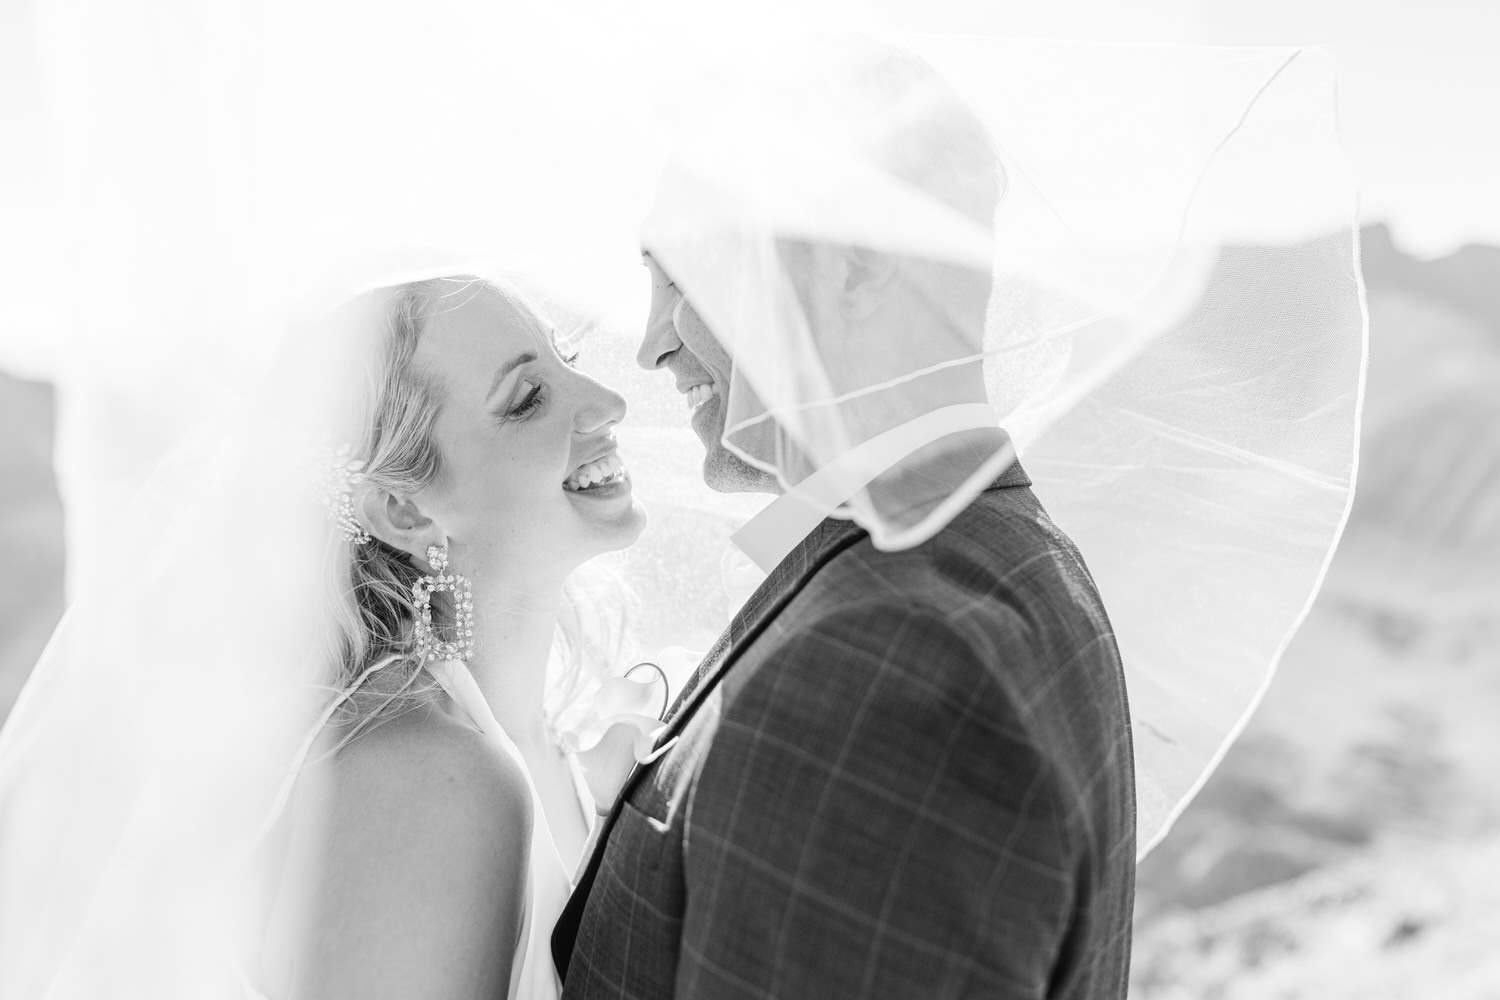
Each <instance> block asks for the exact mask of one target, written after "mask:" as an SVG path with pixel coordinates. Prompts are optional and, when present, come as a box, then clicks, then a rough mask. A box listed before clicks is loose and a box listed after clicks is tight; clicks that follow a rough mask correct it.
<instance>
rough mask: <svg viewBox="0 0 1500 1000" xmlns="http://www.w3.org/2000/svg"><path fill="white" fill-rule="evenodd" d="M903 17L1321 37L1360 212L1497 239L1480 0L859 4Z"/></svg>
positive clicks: (1097, 35)
mask: <svg viewBox="0 0 1500 1000" xmlns="http://www.w3.org/2000/svg"><path fill="white" fill-rule="evenodd" d="M873 2H874V5H875V6H876V7H878V8H880V9H882V10H885V11H886V12H887V13H889V14H890V15H891V16H892V18H893V19H894V20H895V21H897V22H898V24H900V25H901V26H903V27H906V28H908V29H910V30H918V31H930V32H983V33H1004V34H1014V35H1032V36H1038V37H1058V38H1077V39H1088V40H1094V41H1154V42H1198V43H1209V44H1216V45H1326V46H1328V47H1329V48H1331V49H1332V50H1333V51H1334V53H1335V54H1336V56H1337V57H1338V60H1339V64H1340V70H1341V72H1340V77H1341V84H1340V97H1341V100H1340V107H1341V113H1342V119H1343V137H1344V144H1345V146H1346V148H1347V149H1348V150H1349V153H1350V156H1351V158H1352V160H1353V164H1354V169H1355V171H1356V173H1357V174H1358V176H1359V179H1360V184H1361V190H1362V195H1363V202H1364V218H1365V220H1366V221H1368V222H1382V221H1383V222H1388V223H1389V224H1390V225H1391V227H1392V229H1393V230H1394V232H1395V236H1396V239H1397V242H1398V243H1399V245H1401V246H1402V248H1403V249H1405V250H1407V251H1408V252H1409V253H1414V254H1417V255H1418V256H1428V257H1432V256H1442V255H1445V254H1448V253H1451V252H1452V251H1453V250H1455V249H1457V248H1458V247H1460V246H1462V245H1463V244H1465V243H1470V242H1484V243H1491V244H1495V245H1500V193H1497V191H1496V185H1497V182H1500V59H1497V58H1496V46H1497V44H1500V3H1494V2H1493V0H1422V2H1418V0H1199V2H1191V0H1027V2H1025V3H1020V2H1016V0H922V2H921V3H920V4H914V3H912V0H873Z"/></svg>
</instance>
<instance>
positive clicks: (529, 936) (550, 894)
mask: <svg viewBox="0 0 1500 1000" xmlns="http://www.w3.org/2000/svg"><path fill="white" fill-rule="evenodd" d="M428 670H429V671H430V672H431V673H432V676H433V677H434V678H436V679H437V682H438V683H439V684H441V685H442V687H443V690H444V691H446V692H447V693H448V697H450V698H452V699H453V702H454V704H456V705H457V706H458V707H459V708H461V709H463V711H464V712H465V713H466V714H467V715H468V716H469V719H470V720H471V721H472V722H473V723H474V726H475V727H476V728H477V729H479V731H480V732H482V733H484V735H485V736H486V737H488V738H489V739H491V740H493V741H494V742H495V744H496V745H497V746H499V747H500V748H501V749H502V750H504V751H505V752H506V753H507V754H509V755H510V757H511V759H512V760H514V761H515V762H516V764H517V765H518V766H519V767H520V768H521V771H522V772H523V773H524V774H525V775H526V786H527V787H528V788H529V789H531V810H532V815H533V820H532V825H531V871H530V873H529V878H528V879H527V887H526V906H525V910H524V915H523V916H522V919H521V937H520V943H519V944H518V945H517V947H516V957H515V961H514V963H513V964H512V965H511V972H510V992H509V993H508V994H507V997H508V1000H555V998H556V997H557V996H558V995H559V994H560V993H561V992H562V985H561V983H559V982H558V978H557V970H556V968H555V967H554V966H553V964H552V947H551V937H552V925H553V924H555V923H556V922H557V918H558V915H559V914H561V913H562V909H563V905H564V904H565V903H567V901H568V894H569V893H570V892H571V891H572V888H573V883H572V876H571V869H570V867H569V866H568V865H567V863H566V862H564V860H563V856H562V853H561V852H560V851H559V850H558V848H557V842H556V841H555V840H553V838H552V828H551V826H550V825H549V824H548V822H547V813H546V811H545V810H544V809H543V808H542V800H541V796H540V795H539V794H538V793H537V789H536V782H535V781H533V780H532V779H531V771H530V770H529V769H528V768H527V767H526V761H525V760H524V759H523V758H522V756H521V751H520V749H519V748H518V747H517V746H516V745H515V743H513V742H512V741H511V739H510V737H509V736H507V735H506V734H505V730H504V729H502V728H501V727H500V723H499V722H497V721H495V713H494V712H492V711H490V706H489V703H488V702H486V701H485V700H484V695H483V693H481V692H480V690H479V685H478V684H476V683H475V682H474V675H473V674H471V673H469V669H468V667H466V666H464V665H463V663H461V662H459V661H458V660H447V661H444V662H442V663H438V664H429V665H428ZM570 764H571V761H570ZM572 770H573V774H574V784H575V788H576V789H577V790H578V792H579V796H580V800H581V801H582V802H584V803H587V802H588V801H591V800H589V799H585V798H583V796H584V795H585V794H586V792H585V790H584V789H583V788H582V787H581V783H580V780H579V778H578V771H577V768H576V767H575V768H573V769H572ZM585 815H587V813H585ZM497 944H498V942H497Z"/></svg>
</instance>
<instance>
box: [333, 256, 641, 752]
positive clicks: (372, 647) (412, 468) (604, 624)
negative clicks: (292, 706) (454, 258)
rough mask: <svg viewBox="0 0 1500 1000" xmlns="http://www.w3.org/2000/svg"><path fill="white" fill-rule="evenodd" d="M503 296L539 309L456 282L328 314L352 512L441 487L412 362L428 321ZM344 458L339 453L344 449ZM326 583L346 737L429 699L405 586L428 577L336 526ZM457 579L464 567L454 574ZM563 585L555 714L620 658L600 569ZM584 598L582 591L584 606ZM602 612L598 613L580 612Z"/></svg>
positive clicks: (433, 388)
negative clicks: (601, 592) (370, 497)
mask: <svg viewBox="0 0 1500 1000" xmlns="http://www.w3.org/2000/svg"><path fill="white" fill-rule="evenodd" d="M480 294H495V295H499V296H502V297H503V298H505V299H506V301H507V302H509V303H510V304H511V305H513V306H514V307H515V308H516V310H517V311H528V312H536V311H537V310H536V309H535V307H534V306H533V305H532V304H531V303H530V302H529V301H528V300H527V299H526V298H525V297H524V296H523V295H522V294H521V293H520V292H519V291H518V290H517V289H515V288H513V287H510V286H508V285H505V284H501V283H497V282H493V281H488V280H485V279H481V278H477V277H473V276H469V275H461V276H454V277H442V278H431V279H427V280H422V281H413V282H409V283H407V284H403V285H397V286H394V287H390V288H384V289H379V290H376V291H374V292H370V293H367V294H366V295H364V296H361V297H360V298H359V299H357V300H356V301H355V302H353V303H350V304H349V305H347V306H346V307H345V308H343V309H341V310H340V311H339V312H338V313H336V314H335V320H334V322H333V323H332V324H330V327H331V328H330V330H329V331H328V333H329V334H330V335H331V336H332V337H333V338H334V340H335V341H337V342H338V347H337V349H336V351H335V352H334V353H335V355H337V356H339V357H340V358H341V359H342V361H341V362H340V363H339V364H338V365H337V367H339V368H341V369H342V376H343V377H342V378H341V379H340V381H343V382H345V383H346V388H347V389H348V390H349V394H348V395H347V396H345V397H344V398H342V399H339V400H338V401H337V402H336V403H335V407H336V409H337V410H341V411H343V412H342V414H338V417H341V418H342V419H337V420H336V424H337V425H341V426H343V427H346V428H347V429H348V431H349V433H348V434H347V435H346V436H345V437H343V438H341V439H339V440H337V441H335V442H333V451H334V455H332V456H325V457H324V458H323V459H322V460H324V461H331V462H333V463H339V462H345V461H347V462H349V463H362V466H361V467H359V468H358V469H357V470H356V472H355V474H356V475H359V476H362V477H363V478H362V480H361V481H360V482H359V483H358V484H357V485H355V486H354V487H353V490H354V506H355V508H356V509H357V508H358V497H359V496H360V494H361V493H363V492H365V491H368V490H372V489H373V490H388V491H390V492H393V493H398V494H406V495H411V494H415V493H418V492H420V491H422V490H423V489H425V488H427V487H429V486H430V485H432V484H433V483H435V482H438V481H440V480H441V478H442V476H443V474H444V466H443V455H442V451H441V448H440V447H439V445H438V442H437V441H436V439H435V438H434V436H433V427H434V424H435V423H436V420H437V416H438V411H439V409H440V408H441V406H442V402H443V393H444V387H443V385H442V384H441V380H440V379H439V378H437V377H436V376H435V375H434V374H433V373H432V372H430V371H427V370H426V369H424V367H423V366H422V364H421V363H420V362H419V361H418V360H417V358H416V354H417V347H418V344H419V343H420V341H421V338H422V334H423V330H424V328H425V327H426V325H427V322H428V321H429V320H430V319H431V318H432V317H434V316H436V315H438V314H440V313H442V312H444V311H447V310H449V309H456V308H458V307H460V306H462V305H463V304H464V303H465V302H467V301H469V300H470V299H471V298H473V297H474V296H475V295H480ZM345 444H347V445H348V446H349V449H348V454H347V456H340V455H337V451H338V449H339V448H341V447H342V446H343V445H345ZM328 535H329V538H330V553H329V555H330V559H329V565H330V567H331V569H332V572H331V573H330V574H329V576H328V579H329V583H330V588H329V589H330V592H329V594H328V598H329V600H328V606H329V608H330V609H331V612H332V614H331V616H330V617H331V620H330V625H331V633H330V634H329V636H328V639H329V641H328V642H327V643H326V645H325V649H326V656H327V658H328V660H329V661H330V662H331V666H332V670H331V674H332V676H331V677H330V678H329V680H330V685H331V687H332V688H333V690H334V691H336V692H338V697H339V698H340V701H339V703H338V706H337V710H336V714H335V715H334V717H333V722H334V725H335V727H336V728H337V729H338V730H339V731H340V732H341V733H342V734H343V735H344V736H345V738H346V739H347V738H352V737H353V736H356V735H358V733H359V732H361V731H363V730H364V729H366V728H367V727H368V726H369V725H371V724H373V723H377V722H380V721H383V720H385V719H389V718H392V717H394V716H396V715H399V714H402V713H404V712H407V711H410V710H412V709H414V708H417V707H420V706H422V705H424V704H427V703H430V702H431V701H433V700H434V699H435V698H436V697H437V696H438V694H439V691H440V689H439V688H438V686H437V684H436V681H435V680H434V679H433V678H432V676H431V675H430V674H429V673H428V672H427V671H425V670H423V669H422V664H421V662H420V660H419V659H418V657H417V655H416V651H415V645H414V642H413V635H412V629H413V626H414V624H415V622H416V616H415V612H414V610H413V608H412V603H411V598H412V585H413V584H414V583H416V581H417V580H418V578H419V577H421V576H422V575H423V574H424V573H425V572H427V570H426V569H425V568H419V567H418V566H417V565H415V564H414V563H413V561H412V559H411V557H410V556H409V555H408V554H407V553H405V552H403V551H401V550H400V549H397V548H395V547H394V546H391V545H388V544H386V543H385V542H383V541H381V540H380V539H379V538H370V539H369V540H368V541H366V542H363V543H362V544H356V543H355V542H354V541H352V540H350V539H349V538H347V537H346V535H345V532H344V531H343V530H342V529H341V528H340V527H339V526H338V525H336V524H335V523H334V522H333V520H332V519H330V520H329V524H328ZM455 568H456V569H457V570H458V571H459V572H462V567H455ZM574 577H575V579H570V580H569V583H568V587H567V588H566V594H567V597H568V600H567V601H566V602H565V607H564V608H563V611H562V614H561V615H560V616H559V630H558V635H557V636H556V639H555V642H554V650H553V663H552V666H551V669H550V670H549V675H550V676H549V682H550V683H549V695H550V698H549V712H550V714H552V715H553V716H554V717H555V715H556V713H557V712H559V711H561V709H562V707H563V706H564V705H565V704H566V703H567V702H568V701H569V700H571V698H572V697H573V696H574V695H576V694H577V693H578V690H579V689H580V688H581V687H582V686H583V684H584V681H585V679H586V678H587V677H588V676H592V675H593V673H594V672H595V668H602V667H603V666H604V665H606V664H607V663H609V662H613V661H614V659H615V656H616V655H617V654H619V653H622V652H623V650H621V648H620V647H621V644H622V642H623V638H624V635H625V620H624V619H625V615H626V612H627V604H628V601H626V600H625V599H623V595H622V596H621V599H618V600H613V601H611V600H604V601H598V600H597V599H596V598H597V592H596V591H597V588H598V587H599V586H601V582H602V586H604V587H605V589H608V590H615V588H614V587H613V586H612V585H611V584H610V582H609V580H608V574H607V573H603V572H602V571H600V570H598V569H597V568H590V570H589V572H587V573H575V574H574ZM580 591H587V592H589V599H588V600H587V601H585V600H583V599H582V598H583V595H582V594H581V593H580ZM583 606H587V607H590V608H594V607H598V608H600V609H601V613H600V614H597V615H594V614H593V613H592V612H591V613H590V614H588V615H584V614H581V613H580V611H581V608H582V607H583ZM432 610H433V619H434V622H435V624H437V626H438V627H439V629H440V630H445V626H447V625H450V624H451V623H452V621H453V606H452V603H451V599H450V595H449V594H446V593H441V594H434V595H433V596H432Z"/></svg>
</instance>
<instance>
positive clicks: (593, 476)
mask: <svg viewBox="0 0 1500 1000" xmlns="http://www.w3.org/2000/svg"><path fill="white" fill-rule="evenodd" d="M624 468H625V463H623V462H621V461H620V456H619V455H618V454H617V453H614V452H611V453H610V454H608V455H605V456H604V457H603V458H601V459H599V460H598V461H597V462H590V463H589V464H588V465H585V466H583V467H582V468H580V469H579V470H578V471H577V472H575V473H573V474H572V475H571V476H569V477H568V478H567V479H565V480H563V489H567V490H583V489H588V488H589V487H590V486H593V485H594V484H595V483H602V482H603V481H604V480H606V479H609V478H611V477H613V476H615V475H616V474H617V473H619V472H620V471H622V470H623V469H624Z"/></svg>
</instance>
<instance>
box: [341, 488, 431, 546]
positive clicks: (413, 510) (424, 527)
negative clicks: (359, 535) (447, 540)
mask: <svg viewBox="0 0 1500 1000" xmlns="http://www.w3.org/2000/svg"><path fill="white" fill-rule="evenodd" d="M359 512H360V515H361V517H360V520H362V521H363V522H364V523H365V527H366V528H367V529H368V530H369V532H370V534H372V535H374V536H375V537H376V538H378V539H380V540H381V541H382V542H385V543H386V544H387V545H389V546H391V547H392V548H397V549H400V550H401V551H402V552H405V553H407V554H408V555H412V556H415V557H416V558H418V559H425V558H427V547H428V546H429V545H441V544H443V532H442V531H441V530H440V529H439V528H438V526H437V524H436V522H434V521H433V520H432V518H430V517H428V516H427V515H426V514H424V513H422V510H421V508H420V507H418V506H417V502H416V500H414V499H413V498H411V497H408V496H403V495H401V494H398V493H392V492H391V491H389V490H370V491H368V492H367V493H365V495H364V496H363V497H362V498H360V504H359Z"/></svg>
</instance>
